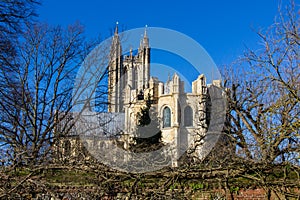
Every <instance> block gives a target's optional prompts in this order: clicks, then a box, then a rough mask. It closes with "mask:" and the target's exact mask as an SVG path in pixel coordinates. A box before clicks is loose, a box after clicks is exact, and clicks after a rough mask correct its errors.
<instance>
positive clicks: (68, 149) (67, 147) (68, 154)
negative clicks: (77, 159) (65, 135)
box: [63, 140, 71, 156]
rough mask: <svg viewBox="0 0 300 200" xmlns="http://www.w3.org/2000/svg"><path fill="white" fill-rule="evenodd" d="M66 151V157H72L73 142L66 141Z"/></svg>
mask: <svg viewBox="0 0 300 200" xmlns="http://www.w3.org/2000/svg"><path fill="white" fill-rule="evenodd" d="M63 148H64V151H65V156H70V155H71V142H70V141H69V140H66V141H64V147H63Z"/></svg>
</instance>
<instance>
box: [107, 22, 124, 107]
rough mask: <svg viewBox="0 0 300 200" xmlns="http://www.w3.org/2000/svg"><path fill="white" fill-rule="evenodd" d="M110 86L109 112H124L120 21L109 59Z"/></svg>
mask: <svg viewBox="0 0 300 200" xmlns="http://www.w3.org/2000/svg"><path fill="white" fill-rule="evenodd" d="M108 70H109V82H108V83H109V87H108V92H109V94H108V111H109V112H122V107H123V102H122V100H123V98H122V90H123V86H124V85H123V83H122V76H123V64H122V47H121V42H120V38H119V33H118V22H117V23H116V28H115V33H114V36H113V40H112V45H111V48H110V61H109V66H108Z"/></svg>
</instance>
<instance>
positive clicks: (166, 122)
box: [163, 107, 171, 128]
mask: <svg viewBox="0 0 300 200" xmlns="http://www.w3.org/2000/svg"><path fill="white" fill-rule="evenodd" d="M166 127H171V110H170V108H169V107H165V108H164V110H163V128H166Z"/></svg>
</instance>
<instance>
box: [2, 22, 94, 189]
mask: <svg viewBox="0 0 300 200" xmlns="http://www.w3.org/2000/svg"><path fill="white" fill-rule="evenodd" d="M92 47H94V43H91V44H89V43H88V42H86V40H85V38H84V37H83V27H82V26H81V25H79V24H75V25H72V26H69V27H68V28H67V29H66V30H64V29H62V28H60V27H49V26H48V25H45V24H35V25H28V27H27V29H26V32H24V41H22V43H21V44H20V46H18V51H19V52H20V54H19V56H16V57H15V58H14V59H13V60H12V62H10V64H11V65H12V66H16V68H14V70H13V71H12V72H13V73H11V72H9V73H6V71H3V77H4V79H3V81H2V85H3V86H4V87H5V88H4V87H3V89H2V90H1V91H0V95H1V101H0V111H1V121H0V144H1V149H2V151H1V154H0V155H1V160H2V162H3V164H4V165H5V166H6V167H4V166H3V167H4V168H2V170H3V171H2V172H1V173H6V174H7V173H8V172H9V171H11V170H12V169H14V170H15V169H17V167H20V166H26V167H29V169H31V170H34V169H35V168H36V167H35V166H38V165H41V164H42V165H44V164H45V163H47V162H50V161H51V159H52V158H51V157H50V156H51V153H52V152H51V150H52V145H53V143H54V142H55V140H56V139H57V138H59V137H62V136H63V135H64V134H68V132H69V130H70V129H71V127H72V124H70V123H69V122H73V120H71V119H69V118H68V117H69V116H70V112H71V110H72V108H73V105H74V101H75V100H76V99H74V98H72V95H73V96H74V93H77V92H82V90H83V89H84V88H81V90H80V91H79V90H78V91H74V89H73V86H74V80H75V78H76V72H77V71H78V68H79V66H80V65H81V64H82V62H83V59H84V58H85V56H86V54H87V53H88V52H89V51H90V50H91V48H92ZM12 75H13V76H14V81H11V78H12V77H11V76H12ZM61 121H64V122H65V123H63V124H62V123H61ZM58 126H60V128H61V130H63V131H62V132H61V133H59V134H54V131H55V129H56V128H57V127H58ZM12 177H13V176H12ZM7 178H9V177H7ZM13 178H15V180H14V179H11V180H9V179H8V180H6V181H12V182H15V183H18V179H20V178H21V177H18V176H17V177H13ZM17 185H18V184H17ZM16 188H17V187H15V189H16ZM2 189H3V190H2V191H3V192H1V193H2V194H3V193H4V194H6V193H7V192H8V193H9V192H10V190H6V189H7V188H2Z"/></svg>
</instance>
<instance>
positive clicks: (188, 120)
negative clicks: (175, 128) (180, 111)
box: [184, 106, 193, 126]
mask: <svg viewBox="0 0 300 200" xmlns="http://www.w3.org/2000/svg"><path fill="white" fill-rule="evenodd" d="M184 126H193V109H192V108H191V107H190V106H187V107H185V108H184Z"/></svg>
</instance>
